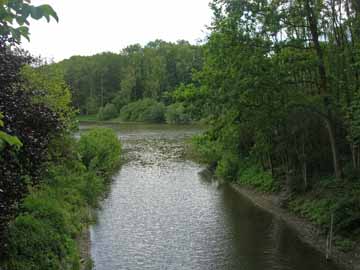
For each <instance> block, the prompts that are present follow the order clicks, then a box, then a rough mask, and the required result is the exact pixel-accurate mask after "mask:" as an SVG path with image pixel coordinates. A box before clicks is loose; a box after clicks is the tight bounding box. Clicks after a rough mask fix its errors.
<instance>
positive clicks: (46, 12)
mask: <svg viewBox="0 0 360 270" xmlns="http://www.w3.org/2000/svg"><path fill="white" fill-rule="evenodd" d="M38 8H40V9H41V10H42V14H43V16H45V18H46V20H47V21H48V22H49V21H50V17H53V18H54V19H55V20H56V21H57V22H59V17H58V15H57V13H56V12H55V10H54V9H53V8H52V7H51V6H50V5H41V6H39V7H38Z"/></svg>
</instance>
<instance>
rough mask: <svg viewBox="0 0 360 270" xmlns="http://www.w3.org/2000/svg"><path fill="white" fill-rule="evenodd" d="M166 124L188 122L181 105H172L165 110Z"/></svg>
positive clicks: (188, 118) (188, 119)
mask: <svg viewBox="0 0 360 270" xmlns="http://www.w3.org/2000/svg"><path fill="white" fill-rule="evenodd" d="M165 119H166V122H167V123H169V124H186V123H189V122H190V116H189V115H188V114H186V112H185V107H184V105H183V104H182V103H174V104H171V105H169V106H168V107H167V108H166V112H165Z"/></svg>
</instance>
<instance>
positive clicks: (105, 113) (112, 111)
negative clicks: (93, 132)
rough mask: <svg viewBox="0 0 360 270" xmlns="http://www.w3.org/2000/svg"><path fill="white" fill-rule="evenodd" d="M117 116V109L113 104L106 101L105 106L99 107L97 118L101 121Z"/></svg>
mask: <svg viewBox="0 0 360 270" xmlns="http://www.w3.org/2000/svg"><path fill="white" fill-rule="evenodd" d="M117 116H118V111H117V109H116V106H115V105H114V104H111V103H108V104H106V105H105V107H102V108H100V109H99V112H98V115H97V118H98V120H101V121H106V120H110V119H114V118H116V117H117Z"/></svg>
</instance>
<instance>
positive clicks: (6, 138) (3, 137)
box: [0, 113, 22, 151]
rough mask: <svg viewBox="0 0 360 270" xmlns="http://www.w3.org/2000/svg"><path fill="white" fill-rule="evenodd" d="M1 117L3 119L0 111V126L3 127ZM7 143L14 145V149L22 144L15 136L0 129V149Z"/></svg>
mask: <svg viewBox="0 0 360 270" xmlns="http://www.w3.org/2000/svg"><path fill="white" fill-rule="evenodd" d="M2 119H3V115H2V113H0V128H2V127H4V122H3V121H2ZM7 144H8V145H10V146H12V147H14V148H15V150H19V149H20V147H21V146H22V143H21V141H20V140H19V139H18V138H17V137H15V136H10V135H9V134H7V133H5V132H3V131H1V130H0V151H1V150H2V149H3V148H4V147H5V146H6V145H7Z"/></svg>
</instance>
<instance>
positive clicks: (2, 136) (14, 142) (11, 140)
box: [0, 131, 23, 150]
mask: <svg viewBox="0 0 360 270" xmlns="http://www.w3.org/2000/svg"><path fill="white" fill-rule="evenodd" d="M0 141H3V142H5V143H7V144H9V145H10V146H14V147H15V148H16V149H17V150H18V149H20V148H21V147H22V145H23V144H22V143H21V141H20V140H19V139H18V138H17V137H16V136H11V135H9V134H7V133H5V132H3V131H0Z"/></svg>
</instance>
